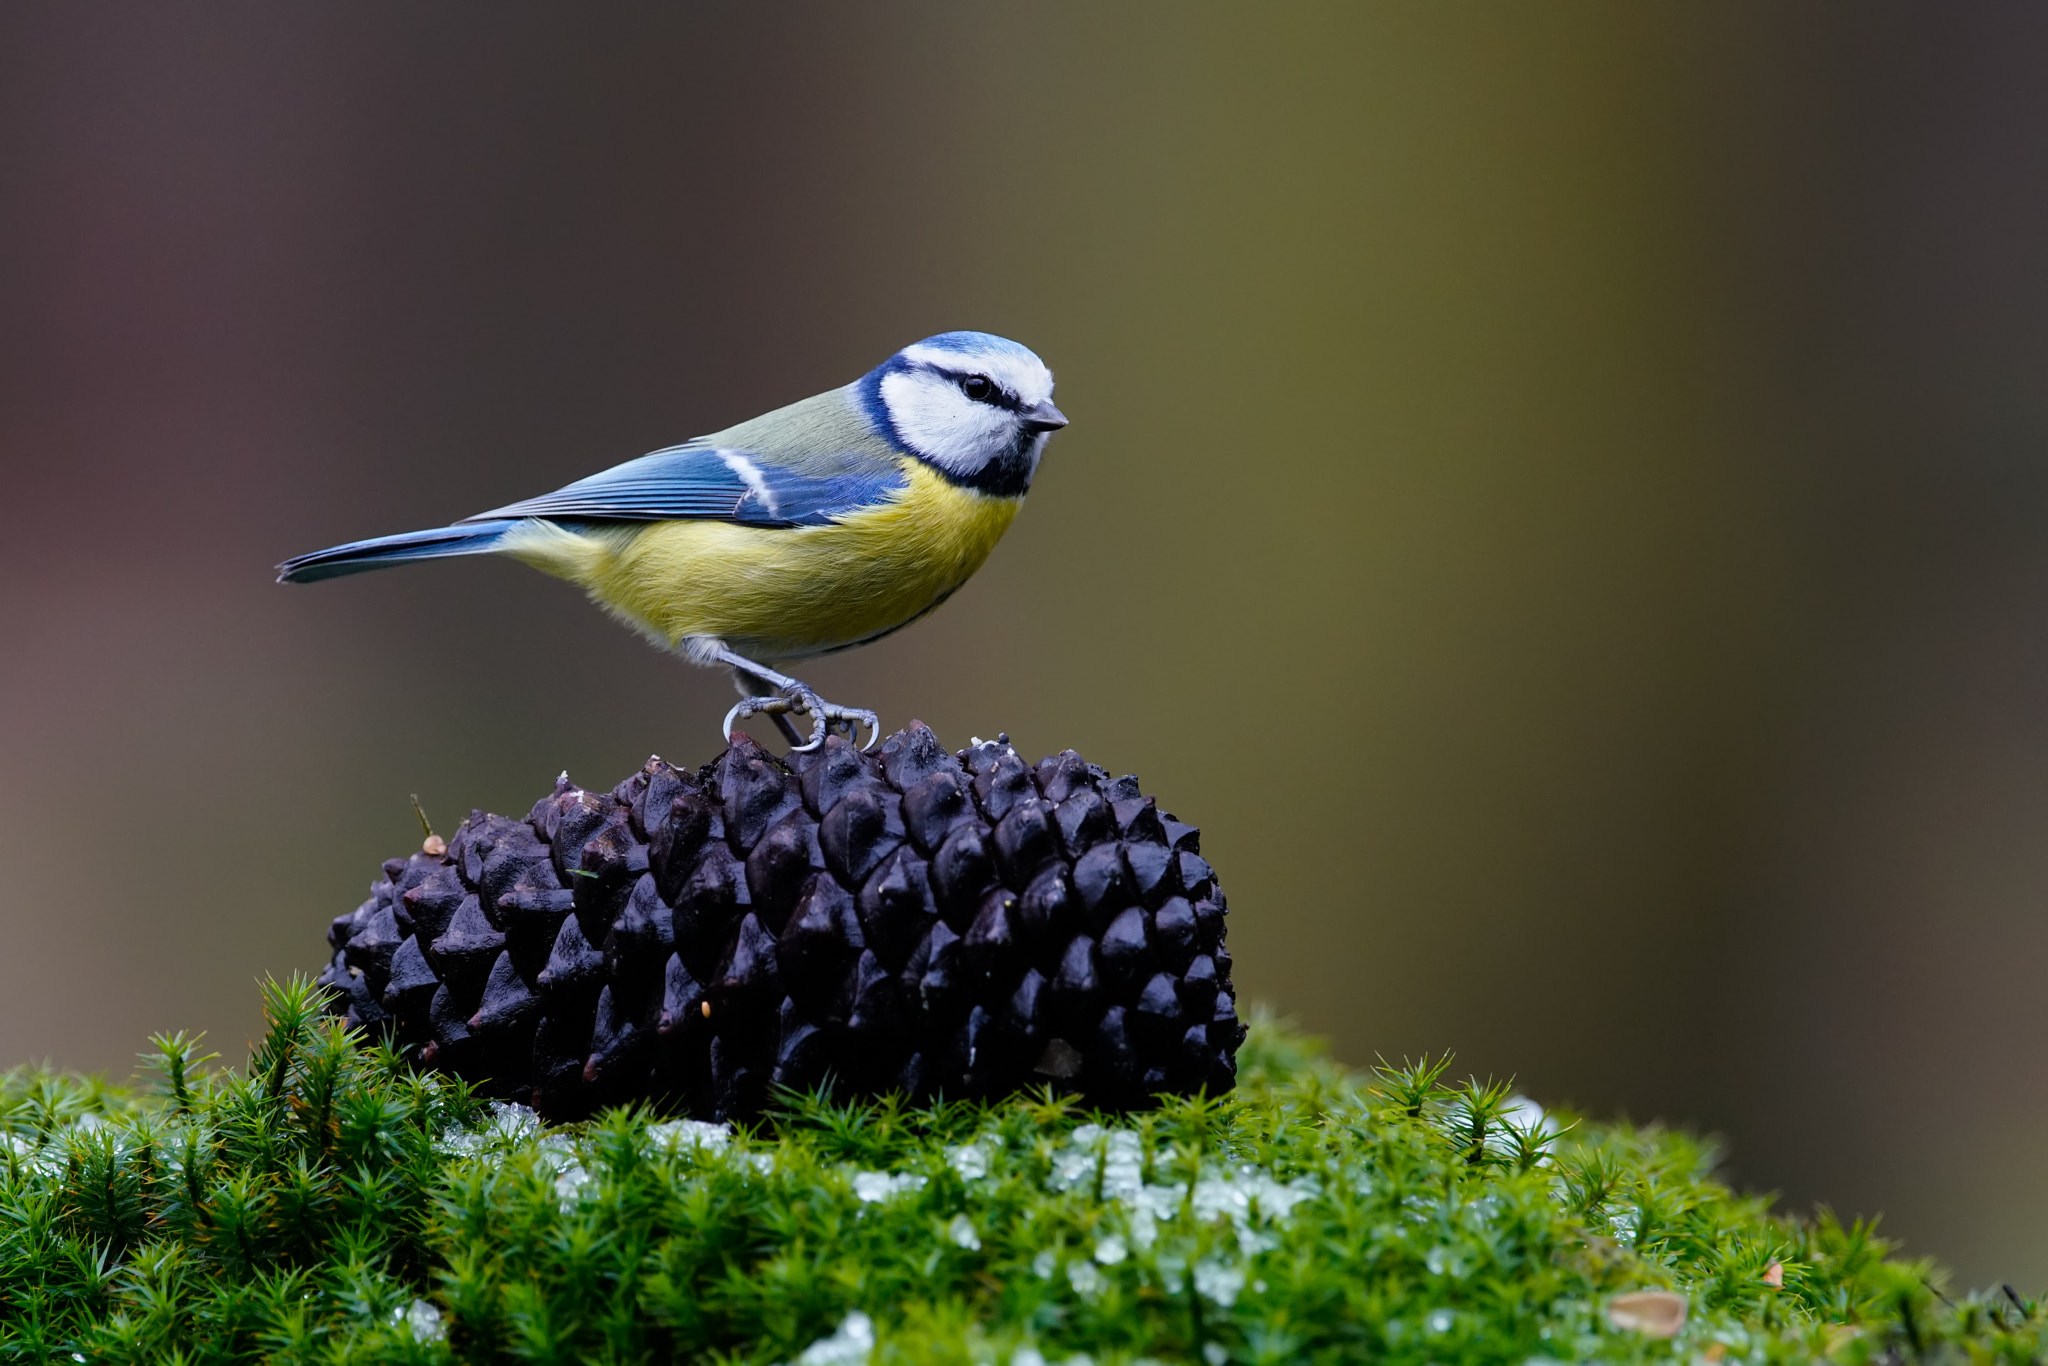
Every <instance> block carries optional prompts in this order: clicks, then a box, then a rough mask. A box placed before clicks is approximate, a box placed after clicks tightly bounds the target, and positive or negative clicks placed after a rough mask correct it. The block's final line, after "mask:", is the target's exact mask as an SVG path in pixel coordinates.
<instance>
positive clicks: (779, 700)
mask: <svg viewBox="0 0 2048 1366" xmlns="http://www.w3.org/2000/svg"><path fill="white" fill-rule="evenodd" d="M708 653H709V655H710V662H712V663H717V664H723V665H725V666H726V667H727V668H729V669H731V670H732V671H733V681H734V682H735V683H736V684H738V685H739V687H740V691H741V693H743V694H744V693H745V692H746V690H747V689H746V685H747V683H748V682H749V681H751V682H752V683H754V684H755V685H756V686H759V687H765V688H768V689H771V690H772V692H771V695H769V696H765V697H746V696H742V697H741V698H740V700H739V701H738V702H736V703H734V704H733V708H732V710H731V711H729V712H727V713H726V714H725V726H724V732H725V734H726V735H727V736H728V737H730V736H731V735H732V728H733V725H734V723H735V722H739V721H744V720H746V719H747V718H748V717H749V716H770V717H773V718H774V719H775V724H776V727H777V728H778V729H780V730H781V731H782V733H783V734H784V735H785V736H787V737H788V738H789V742H790V744H791V746H792V750H793V752H794V753H798V754H803V753H807V752H808V751H810V750H814V749H816V748H818V746H820V745H822V744H824V743H825V737H826V736H828V735H830V734H831V733H832V732H833V730H834V729H835V728H836V727H837V726H839V725H841V724H843V725H845V727H846V733H847V737H848V738H849V739H852V740H854V741H856V742H857V741H859V739H860V728H861V727H862V726H866V727H867V728H868V742H867V743H866V744H865V745H862V746H861V748H862V749H863V750H869V749H873V748H874V747H875V742H876V741H877V740H879V739H881V738H882V721H881V718H880V717H878V716H876V715H875V714H874V713H873V712H871V711H867V710H865V709H863V708H860V707H842V706H840V705H838V704H837V703H835V702H827V701H826V700H825V699H824V698H822V697H820V696H818V694H817V693H816V692H814V691H813V690H812V689H811V687H810V685H809V684H807V683H803V682H801V681H799V680H797V679H794V678H791V677H790V676H789V675H787V674H780V673H777V672H775V670H773V669H771V668H769V667H768V666H767V665H765V664H756V663H755V662H754V661H753V660H751V659H748V658H747V657H746V656H745V655H743V654H739V653H737V652H735V651H733V650H730V649H728V648H727V647H725V646H724V645H719V646H717V647H716V648H715V649H713V650H711V651H709V652H708ZM795 711H800V712H803V713H805V714H806V715H808V716H809V717H810V718H811V719H812V721H813V722H815V726H814V727H813V729H812V731H811V738H810V739H809V740H806V741H803V742H802V743H798V740H797V734H796V727H795V726H793V725H791V724H790V723H789V722H788V721H787V720H786V719H785V718H786V717H787V716H788V715H789V713H791V712H795Z"/></svg>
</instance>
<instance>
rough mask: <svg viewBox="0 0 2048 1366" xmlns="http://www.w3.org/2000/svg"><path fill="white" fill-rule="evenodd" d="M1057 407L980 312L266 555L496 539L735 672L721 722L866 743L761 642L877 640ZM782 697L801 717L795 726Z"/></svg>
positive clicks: (984, 539) (459, 545)
mask: <svg viewBox="0 0 2048 1366" xmlns="http://www.w3.org/2000/svg"><path fill="white" fill-rule="evenodd" d="M1066 425H1067V419H1066V418H1065V416H1063V415H1062V414H1061V412H1060V410H1059V409H1058V408H1055V407H1054V406H1053V404H1052V372H1051V371H1050V370H1048V369H1047V368H1046V367H1045V363H1044V362H1043V361H1041V360H1040V359H1039V358H1038V357H1037V356H1036V355H1034V354H1033V353H1032V352H1031V351H1029V350H1028V349H1026V348H1025V347H1022V346H1019V345H1018V344H1017V343H1016V342H1013V341H1006V340H1005V339H1003V338H1001V337H994V336H990V335H989V334H987V333H985V332H945V333H941V334H940V335H938V336H936V337H927V338H926V339H925V340H923V341H921V342H917V343H915V344H914V345H911V346H906V347H904V348H903V349H902V350H901V351H898V352H897V353H896V354H895V355H893V356H891V357H890V358H889V359H888V360H886V361H884V362H882V364H880V365H878V366H876V367H875V368H874V369H873V370H870V371H869V372H868V373H867V374H865V375H863V376H862V377H861V378H859V379H857V380H855V381H854V382H853V383H851V384H849V385H846V386H845V387H843V388H839V389H832V390H828V391H827V392H825V393H822V394H819V395H818V396H817V397H815V398H807V399H805V400H803V401H802V402H800V403H793V404H791V405H789V406H788V407H786V408H778V409H776V410H775V411H774V412H771V413H766V414H763V415H762V416H760V417H757V418H754V419H753V420H751V421H748V422H742V423H740V424H739V425H738V426H736V427H728V428H726V429H725V430H724V431H721V432H714V433H712V434H711V435H709V436H701V437H698V438H697V439H696V440H694V441H686V442H684V443H683V444H682V445H680V446H672V447H669V448H668V449H666V450H659V451H655V452H654V453H653V454H651V455H643V456H641V457H640V458H639V459H638V460H629V461H627V462H626V463H625V464H623V465H619V466H616V467H614V468H612V469H609V470H606V471H604V472H603V473H602V474H593V475H591V476H590V477H589V478H587V479H579V480H577V481H576V482H575V483H573V484H570V485H568V486H567V487H565V488H561V489H557V490H556V491H555V492H553V493H547V494H542V495H541V496H540V497H538V498H529V499H526V500H525V501H524V502H519V503H512V504H508V505H507V506H505V507H501V508H495V509H493V510H492V511H490V512H484V513H479V514H478V515H476V516H474V517H469V518H465V519H464V520H462V521H459V522H457V523H455V524H454V525H452V526H445V527H439V528H436V529H434V530H432V531H413V532H407V533H405V534H403V535H398V536H380V537H378V538H377V539H375V540H369V541H355V542H351V543H350V544H348V545H340V546H335V547H334V548H333V549H331V550H320V551H315V552H314V553H312V554H310V555H300V556H298V557H296V558H294V559H290V560H286V561H285V562H284V563H283V564H281V565H279V566H278V575H277V577H278V582H280V583H311V582H313V581H315V580H318V579H331V578H336V577H339V576H340V575H343V574H354V573H358V572H360V571H362V570H366V569H382V568H384V567H385V566H386V565H394V564H410V563H412V562H413V561H415V560H436V559H441V558H443V557H444V556H449V555H509V556H510V557H512V558H513V559H515V560H523V561H525V562H526V563H527V564H530V565H532V566H533V567H534V568H536V569H540V570H544V571H545V572H547V573H549V574H553V575H556V576H557V577H560V578H564V579H567V580H569V581H570V582H571V583H575V584H580V585H581V586H582V587H583V589H584V591H585V592H587V593H589V595H590V597H591V599H592V601H594V602H596V603H597V604H598V605H599V606H601V607H603V608H604V609H605V610H606V611H608V612H610V613H611V614H612V615H613V616H615V617H617V618H619V619H620V620H621V621H624V622H625V623H627V624H628V625H630V626H632V627H634V628H635V629H636V630H638V631H639V632H640V633H641V634H643V635H645V636H646V637H647V638H648V639H650V640H652V641H653V642H654V643H655V644H657V645H659V646H661V647H662V648H664V649H668V650H674V651H676V652H678V653H680V654H681V655H682V656H683V657H684V658H686V659H688V660H690V661H691V662H692V663H695V664H700V665H707V666H723V667H725V668H728V669H731V670H732V671H733V675H734V680H735V682H736V683H738V684H739V688H740V693H741V701H740V702H739V704H738V705H737V706H735V707H734V708H733V709H732V711H731V712H729V713H727V716H726V724H725V730H726V732H727V733H728V734H729V733H730V732H731V730H732V727H733V724H734V723H735V722H736V721H739V720H741V719H744V718H745V717H748V716H753V715H768V716H770V717H772V718H774V720H775V723H776V725H777V726H779V727H781V729H782V730H783V732H784V734H786V735H787V736H788V737H789V739H790V742H791V743H792V744H793V745H796V746H797V748H799V749H806V750H808V749H815V748H816V747H817V746H819V745H820V744H822V743H823V742H824V739H825V737H826V735H828V734H829V733H831V731H832V729H833V728H834V727H835V726H836V725H844V726H846V728H847V730H848V733H849V734H850V735H853V736H855V737H856V738H857V736H858V727H861V726H865V727H866V728H867V730H868V741H867V745H868V747H872V746H873V744H874V742H875V740H876V738H877V737H878V736H879V734H880V729H881V728H880V723H879V721H878V719H877V718H876V716H875V713H874V712H872V711H868V710H865V709H862V708H856V707H842V706H839V705H837V704H835V703H830V702H826V701H824V700H823V699H822V698H820V697H819V696H818V694H817V693H816V692H814V691H813V690H812V689H811V688H809V687H808V686H806V685H805V684H803V683H802V682H799V681H798V680H797V679H794V678H791V677H789V676H788V675H786V674H783V673H779V672H777V671H776V670H775V669H774V668H772V667H770V664H769V662H768V661H773V662H775V663H782V662H785V661H788V660H797V659H808V658H811V657H814V656H817V655H823V654H829V653H831V652H833V651H835V650H845V649H850V648H852V647H853V646H856V645H865V644H867V643H868V642H869V641H872V640H879V639H881V638H882V637H883V636H886V635H888V634H889V633H890V632H891V631H895V630H898V629H900V628H902V627H904V626H907V625H908V624H910V623H911V622H913V621H916V620H917V619H918V618H919V617H922V616H924V615H925V614H926V613H927V612H930V611H931V610H932V609H933V608H935V607H937V606H938V605H939V604H940V603H942V602H944V601H945V600H946V598H947V597H948V596H949V595H951V594H952V592H953V591H954V590H955V589H957V588H959V587H960V585H961V584H962V583H965V582H966V581H967V579H968V576H970V575H971V574H973V573H974V571H975V570H977V569H979V568H981V565H982V562H983V561H984V560H986V559H987V558H988V554H989V552H990V551H991V550H992V549H994V548H995V543H996V542H997V541H998V540H999V539H1001V537H1002V534H1003V532H1004V531H1006V530H1008V528H1009V525H1010V522H1011V519H1013V518H1014V517H1016V515H1017V510H1018V508H1020V507H1022V506H1023V503H1024V495H1025V493H1026V492H1027V491H1028V490H1029V489H1030V488H1031V480H1032V477H1033V476H1034V475H1035V474H1037V472H1038V461H1039V457H1040V456H1041V455H1042V454H1044V451H1045V444H1046V442H1047V440H1048V439H1049V438H1050V436H1051V434H1052V433H1053V432H1056V431H1058V430H1059V429H1060V428H1062V427H1064V426H1066ZM792 712H803V713H806V714H808V715H809V716H810V717H811V719H812V722H813V728H812V733H811V736H810V738H809V740H808V741H804V742H802V743H799V740H800V737H799V736H798V734H797V733H796V731H795V729H794V727H792V726H791V724H790V722H789V720H788V716H789V714H790V713H792Z"/></svg>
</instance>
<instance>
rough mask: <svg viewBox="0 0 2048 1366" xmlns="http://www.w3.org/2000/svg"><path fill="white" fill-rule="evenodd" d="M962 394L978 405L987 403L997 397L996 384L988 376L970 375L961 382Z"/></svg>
mask: <svg viewBox="0 0 2048 1366" xmlns="http://www.w3.org/2000/svg"><path fill="white" fill-rule="evenodd" d="M960 392H961V393H963V394H965V395H967V397H969V398H971V399H973V400H974V401H975V402H976V403H987V402H988V401H989V400H990V399H992V398H994V397H995V394H996V384H995V381H994V380H992V379H990V378H989V377H988V376H987V375H969V376H968V377H967V378H966V379H963V380H961V381H960Z"/></svg>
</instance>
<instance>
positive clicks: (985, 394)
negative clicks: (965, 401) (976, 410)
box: [959, 375, 1019, 412]
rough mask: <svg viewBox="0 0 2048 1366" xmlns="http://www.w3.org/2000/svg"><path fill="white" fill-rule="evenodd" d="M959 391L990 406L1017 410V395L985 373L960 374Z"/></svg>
mask: <svg viewBox="0 0 2048 1366" xmlns="http://www.w3.org/2000/svg"><path fill="white" fill-rule="evenodd" d="M959 385H960V392H961V393H963V394H965V395H967V397H968V398H970V399H972V400H973V401H974V402H976V403H986V404H988V405H989V406H990V407H991V408H1005V409H1008V410H1009V411H1011V412H1016V411H1017V410H1018V406H1019V405H1018V402H1017V396H1016V395H1015V394H1012V393H1011V392H1010V391H1009V390H1007V389H1005V388H1003V386H1002V385H1000V384H998V383H996V382H995V381H994V380H992V379H990V378H989V377H988V376H987V375H962V376H961V377H960V379H959Z"/></svg>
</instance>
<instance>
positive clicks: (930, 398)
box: [882, 357, 1016, 477]
mask: <svg viewBox="0 0 2048 1366" xmlns="http://www.w3.org/2000/svg"><path fill="white" fill-rule="evenodd" d="M954 359H956V360H957V357H956V358H954ZM882 402H883V403H884V404H886V405H887V406H888V409H889V418H890V420H891V421H892V422H894V423H895V424H896V430H897V432H898V433H899V434H900V435H901V436H902V437H903V439H904V441H906V442H908V443H909V444H910V446H911V447H912V448H913V449H915V450H916V451H917V452H918V453H919V454H920V455H923V456H924V457H925V458H926V459H927V460H930V461H931V462H932V463H933V464H935V465H939V466H942V467H944V468H946V469H949V470H951V471H953V472H954V473H955V474H958V475H961V476H963V477H966V476H971V475H973V474H975V473H976V472H978V471H979V470H981V469H982V468H983V467H985V466H986V465H987V464H988V463H989V462H990V461H991V460H994V459H995V458H996V457H998V456H1000V455H1002V454H1003V453H1004V452H1005V451H1007V450H1008V449H1009V448H1010V442H1011V441H1012V440H1013V439H1014V435H1015V431H1016V426H1015V422H1016V420H1015V419H1014V418H1013V417H1012V416H1011V415H1010V414H1009V413H1007V412H1005V411H1003V410H1002V409H1001V408H992V407H990V406H989V405H988V404H986V403H976V402H975V401H974V400H973V399H970V398H969V397H967V395H965V394H963V393H961V392H960V389H959V386H957V385H956V384H954V383H953V382H952V381H951V380H949V379H947V378H945V377H944V376H942V375H935V374H932V373H931V372H929V371H916V370H913V371H909V372H907V373H906V372H902V371H899V372H897V373H895V374H890V375H884V376H883V377H882Z"/></svg>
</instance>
